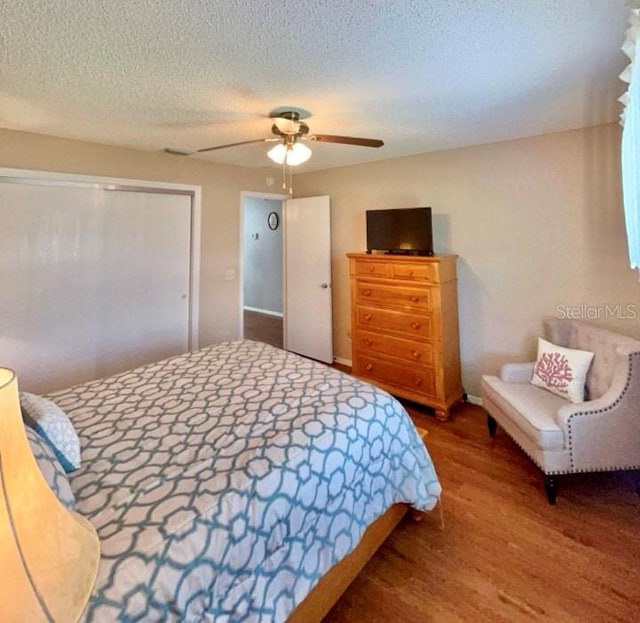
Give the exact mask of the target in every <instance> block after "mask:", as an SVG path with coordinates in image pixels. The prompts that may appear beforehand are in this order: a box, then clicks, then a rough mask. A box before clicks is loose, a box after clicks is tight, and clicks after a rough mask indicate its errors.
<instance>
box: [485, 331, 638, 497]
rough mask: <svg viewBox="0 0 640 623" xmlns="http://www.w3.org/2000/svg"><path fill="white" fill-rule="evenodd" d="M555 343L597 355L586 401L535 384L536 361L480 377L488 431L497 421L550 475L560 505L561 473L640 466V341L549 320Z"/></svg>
mask: <svg viewBox="0 0 640 623" xmlns="http://www.w3.org/2000/svg"><path fill="white" fill-rule="evenodd" d="M547 335H548V339H549V341H550V342H552V343H553V344H556V345H558V346H563V347H566V348H571V349H580V350H583V351H590V352H592V353H594V356H593V359H592V361H591V365H590V368H589V372H588V374H587V377H586V387H585V401H584V402H579V403H572V402H569V401H568V400H567V399H566V398H564V397H561V396H559V395H556V394H554V393H551V392H550V391H547V390H546V389H543V388H541V387H537V386H535V385H532V384H531V380H532V375H533V372H534V363H521V364H507V365H505V366H503V367H502V370H501V372H500V376H499V377H497V376H483V377H482V401H483V406H484V407H485V409H486V410H487V413H488V425H489V433H490V435H491V436H494V435H495V434H496V424H499V425H500V427H501V428H502V429H503V430H504V431H505V432H506V433H507V434H508V435H510V436H511V437H512V438H513V440H514V441H515V442H516V443H517V444H518V445H519V446H520V447H521V448H522V449H523V450H524V451H525V452H526V453H527V454H528V455H529V457H530V458H531V459H532V460H533V461H534V462H535V463H536V464H537V465H538V467H539V468H540V469H541V470H542V472H543V473H544V483H545V490H546V493H547V497H548V499H549V502H550V503H551V504H555V501H556V479H555V476H556V475H559V474H571V473H576V472H592V471H609V470H623V469H639V468H640V341H638V340H634V339H631V338H629V337H626V336H624V335H621V334H619V333H615V332H613V331H609V330H606V329H603V328H601V327H598V326H595V325H592V324H589V323H587V322H584V321H579V320H566V319H562V320H560V319H554V320H550V321H548V322H547Z"/></svg>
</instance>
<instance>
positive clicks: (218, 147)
mask: <svg viewBox="0 0 640 623" xmlns="http://www.w3.org/2000/svg"><path fill="white" fill-rule="evenodd" d="M278 140H280V139H277V138H256V139H254V140H252V141H240V142H239V143H229V144H228V145H216V146H215V147H205V148H204V149H196V151H195V153H197V154H201V153H202V152H203V151H215V150H216V149H226V148H227V147H238V146H239V145H250V144H251V143H268V142H270V141H278Z"/></svg>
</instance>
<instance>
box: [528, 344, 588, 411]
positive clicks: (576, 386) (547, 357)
mask: <svg viewBox="0 0 640 623" xmlns="http://www.w3.org/2000/svg"><path fill="white" fill-rule="evenodd" d="M592 360H593V353H590V352H589V351H586V350H576V349H574V348H564V347H562V346H556V345H555V344H552V343H551V342H547V341H546V340H543V339H542V338H538V357H537V359H536V365H535V366H534V368H533V377H532V378H531V383H532V384H533V385H537V386H538V387H543V388H544V389H547V390H549V391H550V392H553V393H554V394H558V396H562V397H563V398H566V399H567V400H570V401H571V402H584V386H585V382H586V379H587V372H589V366H591V361H592Z"/></svg>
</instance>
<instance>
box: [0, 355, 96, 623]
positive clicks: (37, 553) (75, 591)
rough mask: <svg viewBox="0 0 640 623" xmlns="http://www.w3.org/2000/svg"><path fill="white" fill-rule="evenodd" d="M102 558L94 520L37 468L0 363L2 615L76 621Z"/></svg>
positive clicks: (31, 622)
mask: <svg viewBox="0 0 640 623" xmlns="http://www.w3.org/2000/svg"><path fill="white" fill-rule="evenodd" d="M99 560H100V542H99V540H98V535H97V534H96V531H95V529H94V528H93V526H92V525H91V524H90V523H89V522H88V521H87V520H86V519H85V518H84V517H82V516H80V515H78V514H77V513H74V512H73V511H70V510H68V509H67V508H65V507H64V506H63V505H62V504H61V503H60V502H59V501H58V498H57V497H56V496H55V494H54V493H53V492H52V491H51V489H50V488H49V486H48V485H47V483H46V481H45V480H44V477H43V476H42V474H41V473H40V470H39V468H38V465H37V463H36V461H35V459H34V457H33V454H32V453H31V448H30V447H29V442H28V441H27V437H26V435H25V431H24V424H23V422H22V416H21V413H20V400H19V397H18V382H17V380H16V376H15V373H14V372H13V371H12V370H8V369H6V368H0V570H1V571H0V573H2V580H1V581H0V621H2V622H3V623H9V622H14V621H15V622H16V623H26V622H28V623H36V622H39V621H49V622H50V621H55V622H56V623H68V622H75V621H77V620H78V619H79V617H80V615H81V614H82V611H83V609H84V607H85V605H86V603H87V601H88V599H89V596H90V595H91V590H92V588H93V584H94V582H95V579H96V574H97V570H98V562H99Z"/></svg>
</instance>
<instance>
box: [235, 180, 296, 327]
mask: <svg viewBox="0 0 640 623" xmlns="http://www.w3.org/2000/svg"><path fill="white" fill-rule="evenodd" d="M247 197H256V198H258V199H275V200H276V201H280V202H281V203H282V219H281V220H282V222H281V227H283V230H282V245H281V249H280V253H281V254H284V244H285V236H286V235H287V232H286V230H285V229H284V220H285V218H284V211H285V210H286V201H287V199H290V196H289V195H288V194H285V193H262V192H257V191H253V190H242V191H240V228H239V229H240V231H239V241H240V244H239V245H238V246H239V248H240V258H239V261H238V266H239V267H240V270H239V272H240V275H239V280H238V289H239V292H238V303H239V313H238V335H239V336H240V338H244V200H245V199H246V198H247ZM285 280H286V275H285V270H284V265H283V266H282V297H283V302H284V288H285V284H286V281H285ZM286 318H287V310H286V309H285V308H284V306H283V308H282V320H283V323H284V322H286ZM283 339H284V335H283Z"/></svg>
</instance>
